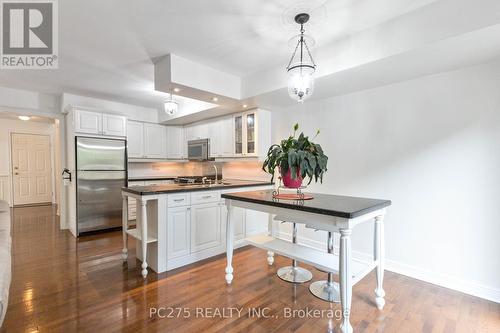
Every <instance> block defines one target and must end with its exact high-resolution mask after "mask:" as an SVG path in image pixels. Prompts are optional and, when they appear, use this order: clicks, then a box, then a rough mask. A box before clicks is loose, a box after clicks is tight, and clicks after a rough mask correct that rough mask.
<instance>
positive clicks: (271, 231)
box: [267, 214, 276, 266]
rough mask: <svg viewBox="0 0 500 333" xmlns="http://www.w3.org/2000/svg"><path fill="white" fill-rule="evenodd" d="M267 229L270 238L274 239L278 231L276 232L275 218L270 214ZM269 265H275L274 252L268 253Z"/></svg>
mask: <svg viewBox="0 0 500 333" xmlns="http://www.w3.org/2000/svg"><path fill="white" fill-rule="evenodd" d="M267 228H268V234H269V236H271V237H274V235H275V234H276V230H275V223H274V219H273V216H272V215H271V214H269V220H268V227H267ZM267 264H268V265H269V266H272V264H274V252H273V251H267Z"/></svg>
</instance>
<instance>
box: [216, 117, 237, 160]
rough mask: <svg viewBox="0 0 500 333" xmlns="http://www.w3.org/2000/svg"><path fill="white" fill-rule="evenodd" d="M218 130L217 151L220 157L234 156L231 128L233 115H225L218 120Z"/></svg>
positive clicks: (232, 131)
mask: <svg viewBox="0 0 500 333" xmlns="http://www.w3.org/2000/svg"><path fill="white" fill-rule="evenodd" d="M218 131H219V138H220V139H219V142H218V144H219V148H218V152H219V155H220V156H221V157H231V156H234V148H233V142H234V138H233V136H234V130H233V117H225V118H222V119H220V120H219V122H218Z"/></svg>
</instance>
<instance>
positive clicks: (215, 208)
mask: <svg viewBox="0 0 500 333" xmlns="http://www.w3.org/2000/svg"><path fill="white" fill-rule="evenodd" d="M222 244H223V243H222V228H221V220H220V203H219V202H214V203H207V204H201V205H193V206H191V252H199V251H202V250H207V249H211V248H216V247H221V246H222Z"/></svg>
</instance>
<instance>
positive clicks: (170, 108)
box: [164, 90, 179, 116]
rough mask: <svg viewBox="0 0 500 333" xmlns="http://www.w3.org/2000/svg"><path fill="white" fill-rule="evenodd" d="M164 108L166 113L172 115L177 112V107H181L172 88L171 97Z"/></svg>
mask: <svg viewBox="0 0 500 333" xmlns="http://www.w3.org/2000/svg"><path fill="white" fill-rule="evenodd" d="M164 108H165V113H166V114H168V115H170V116H171V115H173V114H174V113H175V112H177V109H178V108H179V104H178V103H177V102H176V101H174V94H173V93H172V90H170V99H168V100H167V101H166V102H165V104H164Z"/></svg>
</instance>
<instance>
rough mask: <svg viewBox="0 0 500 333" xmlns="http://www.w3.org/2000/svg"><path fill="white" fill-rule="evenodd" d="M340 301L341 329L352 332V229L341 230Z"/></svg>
mask: <svg viewBox="0 0 500 333" xmlns="http://www.w3.org/2000/svg"><path fill="white" fill-rule="evenodd" d="M339 268H340V269H339V273H340V274H339V275H340V277H339V278H340V302H341V303H342V323H341V324H340V329H341V330H342V332H344V333H351V332H352V326H351V323H350V322H349V317H350V315H351V299H352V274H351V230H350V229H342V230H340V255H339Z"/></svg>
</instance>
